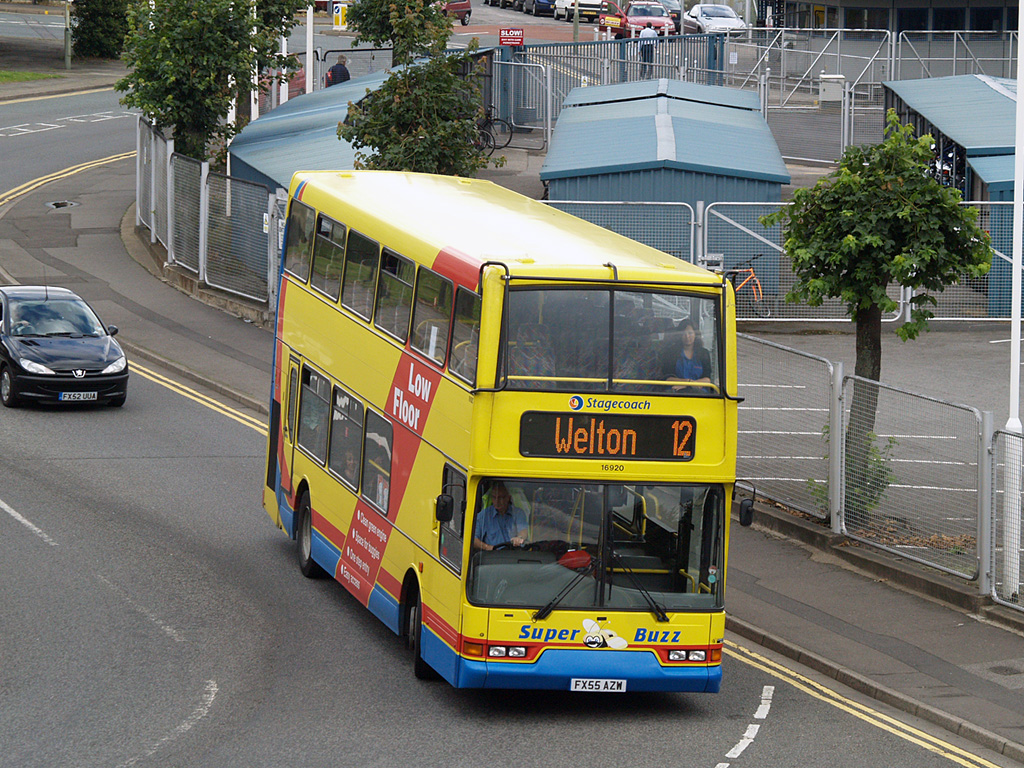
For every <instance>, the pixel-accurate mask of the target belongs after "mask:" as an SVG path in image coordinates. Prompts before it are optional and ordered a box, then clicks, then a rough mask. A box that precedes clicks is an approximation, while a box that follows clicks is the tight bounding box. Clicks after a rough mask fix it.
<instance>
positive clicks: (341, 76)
mask: <svg viewBox="0 0 1024 768" xmlns="http://www.w3.org/2000/svg"><path fill="white" fill-rule="evenodd" d="M346 61H348V59H346V58H345V55H344V54H339V55H338V63H337V64H335V65H334V66H333V67H331V68H330V69H328V70H327V87H328V88H330V87H331V86H332V85H337V84H338V83H344V82H345V81H346V80H351V79H352V75H350V74H349V73H348V67H346V66H345V62H346Z"/></svg>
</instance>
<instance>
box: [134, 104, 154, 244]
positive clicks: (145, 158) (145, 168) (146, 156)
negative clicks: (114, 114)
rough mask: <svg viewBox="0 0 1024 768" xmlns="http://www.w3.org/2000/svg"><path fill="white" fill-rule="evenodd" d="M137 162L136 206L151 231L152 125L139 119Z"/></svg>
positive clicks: (143, 221)
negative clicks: (138, 175) (138, 168)
mask: <svg viewBox="0 0 1024 768" xmlns="http://www.w3.org/2000/svg"><path fill="white" fill-rule="evenodd" d="M139 164H140V166H141V170H142V173H141V175H140V178H139V189H138V195H139V199H138V201H137V203H136V204H137V206H138V210H139V218H140V219H141V220H142V223H143V224H144V225H145V226H146V228H147V229H149V230H150V231H151V232H152V231H153V195H152V191H153V190H152V183H153V127H152V126H151V125H150V124H149V123H147V122H146V121H145V120H140V121H139Z"/></svg>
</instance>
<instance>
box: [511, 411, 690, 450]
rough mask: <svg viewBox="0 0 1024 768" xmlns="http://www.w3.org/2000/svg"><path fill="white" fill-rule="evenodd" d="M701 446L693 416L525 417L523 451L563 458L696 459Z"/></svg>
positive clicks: (521, 438) (521, 433)
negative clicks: (697, 444)
mask: <svg viewBox="0 0 1024 768" xmlns="http://www.w3.org/2000/svg"><path fill="white" fill-rule="evenodd" d="M696 443H697V421H696V419H694V418H693V417H692V416H639V415H637V416H634V415H629V416H625V415H622V416H620V415H618V414H588V413H579V412H576V411H573V412H571V413H543V412H538V411H529V412H527V413H524V414H523V416H522V419H521V421H520V423H519V453H520V454H522V455H523V456H538V457H540V456H543V457H546V458H559V459H610V458H614V459H648V460H654V461H691V460H692V459H693V457H694V452H695V449H696Z"/></svg>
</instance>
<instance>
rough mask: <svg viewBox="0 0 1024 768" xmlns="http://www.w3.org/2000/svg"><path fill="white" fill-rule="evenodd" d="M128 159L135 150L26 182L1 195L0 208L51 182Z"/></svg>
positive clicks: (133, 155)
mask: <svg viewBox="0 0 1024 768" xmlns="http://www.w3.org/2000/svg"><path fill="white" fill-rule="evenodd" d="M129 157H135V150H132V151H131V152H122V153H121V154H120V155H111V156H110V157H103V158H100V159H99V160H90V161H89V162H87V163H82V164H80V165H73V166H71V167H70V168H64V169H63V170H60V171H54V172H53V173H51V174H48V175H46V176H40V177H39V178H38V179H33V180H32V181H26V182H25V183H24V184H22V185H20V186H17V187H15V188H14V189H9V190H7V191H6V192H4V193H2V194H3V196H2V197H0V206H4V205H6V204H7V203H9V202H11V201H12V200H17V199H18V198H19V197H21V196H22V195H27V194H28V193H29V192H32V191H33V190H36V189H39V187H41V186H43V185H45V184H49V183H50V182H52V181H58V180H60V179H64V178H67V177H68V176H74V175H75V174H76V173H81V172H82V171H88V170H89V169H91V168H99V167H100V166H102V165H107V164H109V163H116V162H117V161H118V160H127V159H128V158H129Z"/></svg>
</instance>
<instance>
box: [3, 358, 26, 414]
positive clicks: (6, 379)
mask: <svg viewBox="0 0 1024 768" xmlns="http://www.w3.org/2000/svg"><path fill="white" fill-rule="evenodd" d="M0 402H2V403H3V404H4V407H5V408H17V407H18V405H19V404H20V403H21V400H20V399H19V398H18V395H17V394H16V393H15V391H14V377H13V376H12V375H11V369H10V368H8V367H7V366H6V365H5V366H4V367H3V368H2V369H0Z"/></svg>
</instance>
